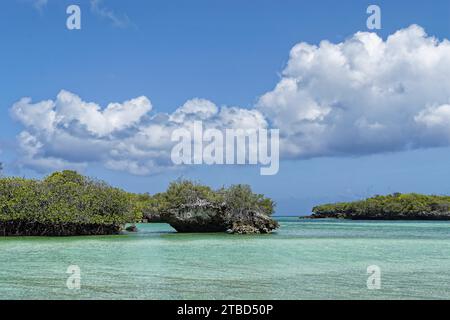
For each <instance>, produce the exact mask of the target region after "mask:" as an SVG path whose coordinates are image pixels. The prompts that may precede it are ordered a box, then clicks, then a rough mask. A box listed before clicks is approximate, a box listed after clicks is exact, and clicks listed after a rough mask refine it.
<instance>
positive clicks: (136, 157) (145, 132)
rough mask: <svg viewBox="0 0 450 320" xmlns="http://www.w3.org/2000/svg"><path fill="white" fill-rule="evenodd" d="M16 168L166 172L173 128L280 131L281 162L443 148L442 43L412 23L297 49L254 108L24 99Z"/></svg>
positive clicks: (448, 65)
mask: <svg viewBox="0 0 450 320" xmlns="http://www.w3.org/2000/svg"><path fill="white" fill-rule="evenodd" d="M11 112H12V115H13V117H14V118H15V119H17V120H18V121H19V122H20V123H21V124H22V125H23V126H24V130H23V132H22V133H21V134H20V135H19V137H18V140H19V148H20V150H21V152H22V153H23V156H22V157H21V161H22V164H23V165H25V166H29V167H33V168H35V169H41V170H50V169H59V168H62V167H70V166H86V165H88V164H89V163H100V164H102V165H104V166H105V167H107V168H109V169H112V170H121V171H127V172H130V173H132V174H141V175H147V174H152V173H155V172H159V171H162V170H167V169H172V168H173V167H172V163H171V161H170V152H171V148H172V146H173V143H172V142H171V133H172V131H173V130H174V129H177V128H180V127H185V128H188V129H189V128H192V126H193V124H194V122H195V121H198V120H201V121H203V123H204V126H205V127H209V128H218V129H225V128H235V129H251V128H253V129H255V128H268V127H271V128H276V129H280V136H281V141H280V148H281V152H282V157H283V158H292V159H305V158H311V157H320V156H353V155H364V154H373V153H382V152H393V151H401V150H406V149H413V148H429V147H435V146H448V145H449V144H450V129H449V128H450V42H449V41H448V40H443V41H440V40H438V39H436V38H434V37H431V36H428V35H427V34H426V33H425V31H424V30H423V29H422V28H421V27H419V26H417V25H412V26H410V27H409V28H406V29H402V30H399V31H397V32H396V33H394V34H392V35H391V36H389V37H388V38H387V39H386V40H383V39H382V38H380V37H379V36H378V35H376V34H375V33H368V32H358V33H356V34H355V35H353V36H352V37H350V38H348V39H347V40H345V41H344V42H341V43H336V44H335V43H330V42H329V41H322V42H321V43H320V44H318V45H312V44H308V43H299V44H297V45H296V46H294V48H292V50H291V52H290V57H289V61H288V63H287V66H286V68H285V69H284V71H283V72H282V76H281V79H280V80H279V82H278V83H277V84H276V86H275V88H274V89H273V90H272V91H270V92H267V93H266V94H264V95H262V96H261V97H260V98H259V99H258V101H257V103H256V105H255V106H254V108H252V109H244V108H239V107H233V106H224V107H218V106H217V105H216V104H214V103H213V102H211V101H208V100H205V99H200V98H195V99H192V100H189V101H186V103H184V104H183V105H182V106H180V107H179V108H178V109H176V110H175V111H174V112H173V113H170V114H168V113H158V112H155V111H154V110H153V109H152V104H151V102H150V100H149V99H148V98H147V97H138V98H135V99H131V100H129V101H125V102H123V103H110V104H109V105H107V106H106V107H101V106H100V105H98V104H96V103H93V102H86V101H83V100H82V98H80V97H78V96H77V95H76V94H73V93H70V92H68V91H64V90H63V91H61V92H60V93H59V94H58V95H57V97H56V99H54V100H47V101H41V102H37V103H33V102H32V101H31V99H30V98H22V99H21V100H19V101H18V102H17V103H16V104H14V106H13V107H12V109H11Z"/></svg>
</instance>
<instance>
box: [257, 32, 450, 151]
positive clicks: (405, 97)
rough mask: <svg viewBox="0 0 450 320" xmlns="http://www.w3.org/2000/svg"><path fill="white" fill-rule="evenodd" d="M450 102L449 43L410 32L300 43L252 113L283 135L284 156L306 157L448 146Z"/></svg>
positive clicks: (361, 33)
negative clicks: (385, 37)
mask: <svg viewBox="0 0 450 320" xmlns="http://www.w3.org/2000/svg"><path fill="white" fill-rule="evenodd" d="M449 102H450V42H449V41H448V40H444V41H439V40H437V39H436V38H434V37H429V36H427V34H426V33H425V31H424V30H423V29H422V28H421V27H419V26H417V25H412V26H411V27H409V28H406V29H402V30H399V31H398V32H396V33H394V34H393V35H391V36H389V37H388V38H387V39H386V40H385V41H384V40H383V39H381V38H380V37H379V36H378V35H376V34H375V33H368V32H358V33H356V34H355V35H354V36H352V37H351V38H349V39H347V40H346V41H344V42H342V43H338V44H333V43H330V42H328V41H322V42H321V43H320V44H319V45H318V46H315V45H311V44H307V43H299V44H297V45H296V46H295V47H294V48H293V49H292V50H291V53H290V58H289V62H288V64H287V67H286V68H285V70H284V71H283V74H282V78H281V80H280V82H279V83H278V84H277V85H276V87H275V89H274V90H273V91H271V92H268V93H266V94H264V95H263V96H262V97H261V98H260V99H259V101H258V103H257V109H258V110H260V111H261V112H263V113H264V115H265V116H266V117H267V118H268V119H270V121H271V123H272V125H273V126H275V127H279V128H280V129H281V131H280V133H281V135H282V141H281V142H280V143H281V149H282V152H283V153H284V155H285V156H288V157H292V158H308V157H316V156H336V155H359V154H370V153H378V152H385V151H400V150H405V149H410V148H421V147H432V146H436V145H447V144H448V140H449V131H448V130H445V128H446V127H447V128H448V127H449V125H450V121H449V120H450V118H449V113H448V111H449V107H448V104H449ZM431 137H432V139H431Z"/></svg>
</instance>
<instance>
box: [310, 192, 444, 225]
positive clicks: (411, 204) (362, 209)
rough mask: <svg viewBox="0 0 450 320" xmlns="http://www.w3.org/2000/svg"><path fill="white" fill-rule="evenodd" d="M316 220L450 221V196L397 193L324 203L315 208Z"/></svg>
mask: <svg viewBox="0 0 450 320" xmlns="http://www.w3.org/2000/svg"><path fill="white" fill-rule="evenodd" d="M312 212H313V214H312V215H311V216H310V217H309V218H312V219H320V218H337V219H351V220H450V196H436V195H422V194H416V193H410V194H401V193H394V194H391V195H386V196H380V195H378V196H375V197H372V198H368V199H365V200H361V201H354V202H340V203H335V204H324V205H320V206H316V207H314V208H313V209H312Z"/></svg>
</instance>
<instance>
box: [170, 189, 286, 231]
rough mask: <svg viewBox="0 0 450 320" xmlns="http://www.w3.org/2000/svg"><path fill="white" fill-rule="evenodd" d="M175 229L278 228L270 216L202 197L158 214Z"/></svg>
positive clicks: (264, 229) (261, 229) (270, 229)
mask: <svg viewBox="0 0 450 320" xmlns="http://www.w3.org/2000/svg"><path fill="white" fill-rule="evenodd" d="M162 218H163V220H164V221H165V222H167V223H168V224H170V225H171V226H172V227H173V228H174V229H175V230H177V231H178V232H229V233H236V234H257V233H270V232H272V231H273V230H275V229H276V228H278V223H277V222H276V221H275V220H273V219H272V218H270V217H268V216H267V215H264V214H262V213H259V212H256V211H254V210H243V211H241V212H233V211H232V210H231V209H230V208H229V207H228V206H227V205H226V204H225V203H222V204H215V203H212V202H209V201H207V200H204V199H199V198H197V199H195V200H194V201H192V202H190V203H187V204H183V205H180V206H178V207H175V208H171V209H169V210H167V212H166V213H165V214H164V215H163V216H162Z"/></svg>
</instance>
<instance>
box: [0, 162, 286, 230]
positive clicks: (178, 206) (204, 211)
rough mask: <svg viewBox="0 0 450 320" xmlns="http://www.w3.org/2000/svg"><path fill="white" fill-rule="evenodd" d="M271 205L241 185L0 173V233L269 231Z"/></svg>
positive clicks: (274, 225) (273, 223)
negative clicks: (134, 187) (139, 189)
mask: <svg viewBox="0 0 450 320" xmlns="http://www.w3.org/2000/svg"><path fill="white" fill-rule="evenodd" d="M274 206H275V204H274V202H273V201H272V200H271V199H269V198H266V197H264V196H263V195H260V194H255V193H253V192H252V190H251V188H250V187H249V186H246V185H235V186H231V187H229V188H221V189H219V190H213V189H211V188H210V187H208V186H203V185H201V184H198V183H195V182H192V181H184V180H179V181H175V182H173V183H171V184H170V186H169V188H168V189H167V191H166V192H163V193H159V194H156V195H153V196H152V195H150V194H134V193H130V192H126V191H124V190H122V189H119V188H114V187H112V186H110V185H108V184H107V183H105V182H103V181H98V180H95V179H91V178H88V177H85V176H83V175H80V174H79V173H77V172H75V171H69V170H66V171H62V172H55V173H53V174H51V175H49V176H48V177H46V178H45V179H43V180H32V179H25V178H16V177H0V236H78V235H110V234H119V233H120V232H121V231H122V230H123V229H124V227H125V225H126V224H127V223H131V224H133V223H137V222H166V223H169V224H170V225H171V226H172V227H173V228H174V229H175V230H177V231H178V232H229V233H239V234H251V233H269V232H271V231H273V230H275V229H276V228H277V227H278V223H277V222H276V221H275V220H273V219H272V218H271V217H270V216H271V215H272V213H273V211H274ZM130 230H135V228H131V229H130Z"/></svg>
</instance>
